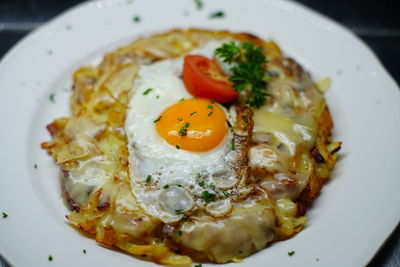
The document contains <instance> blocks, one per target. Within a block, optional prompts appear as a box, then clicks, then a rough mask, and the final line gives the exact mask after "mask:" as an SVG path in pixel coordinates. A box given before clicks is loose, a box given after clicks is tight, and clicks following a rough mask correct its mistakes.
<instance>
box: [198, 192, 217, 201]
mask: <svg viewBox="0 0 400 267" xmlns="http://www.w3.org/2000/svg"><path fill="white" fill-rule="evenodd" d="M201 197H202V198H203V200H204V201H205V202H206V203H209V202H211V201H215V199H216V195H215V194H213V193H210V192H208V191H207V190H205V191H203V192H202V193H201Z"/></svg>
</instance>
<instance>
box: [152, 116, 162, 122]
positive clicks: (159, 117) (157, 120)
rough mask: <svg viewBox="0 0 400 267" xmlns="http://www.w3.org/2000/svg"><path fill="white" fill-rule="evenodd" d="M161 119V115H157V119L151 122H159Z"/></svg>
mask: <svg viewBox="0 0 400 267" xmlns="http://www.w3.org/2000/svg"><path fill="white" fill-rule="evenodd" d="M160 120H161V116H158V118H157V119H155V120H154V121H153V122H159V121H160Z"/></svg>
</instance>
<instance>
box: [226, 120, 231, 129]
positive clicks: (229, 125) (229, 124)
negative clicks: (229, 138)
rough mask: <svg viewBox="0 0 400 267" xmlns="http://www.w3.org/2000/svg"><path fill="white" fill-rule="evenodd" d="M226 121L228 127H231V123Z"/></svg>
mask: <svg viewBox="0 0 400 267" xmlns="http://www.w3.org/2000/svg"><path fill="white" fill-rule="evenodd" d="M226 123H227V124H228V127H229V128H232V124H231V123H230V122H229V121H228V120H226Z"/></svg>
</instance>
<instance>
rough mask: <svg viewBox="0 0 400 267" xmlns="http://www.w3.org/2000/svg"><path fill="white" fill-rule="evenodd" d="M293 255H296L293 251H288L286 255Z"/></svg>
mask: <svg viewBox="0 0 400 267" xmlns="http://www.w3.org/2000/svg"><path fill="white" fill-rule="evenodd" d="M294 253H296V252H295V251H294V250H292V251H289V252H288V253H287V254H288V255H289V256H293V255H294Z"/></svg>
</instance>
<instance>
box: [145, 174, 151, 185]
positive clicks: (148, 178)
mask: <svg viewBox="0 0 400 267" xmlns="http://www.w3.org/2000/svg"><path fill="white" fill-rule="evenodd" d="M150 181H151V175H147V178H146V182H147V183H150Z"/></svg>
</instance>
